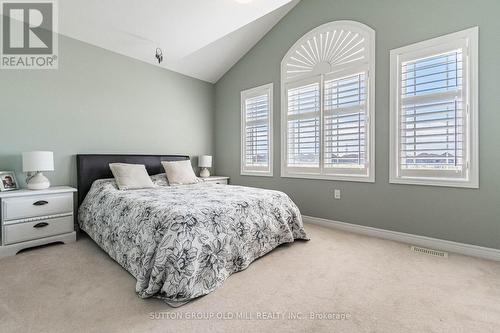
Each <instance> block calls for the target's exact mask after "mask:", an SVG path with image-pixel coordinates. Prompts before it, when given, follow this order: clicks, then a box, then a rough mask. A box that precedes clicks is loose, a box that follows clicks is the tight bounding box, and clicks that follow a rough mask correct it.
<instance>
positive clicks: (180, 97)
mask: <svg viewBox="0 0 500 333" xmlns="http://www.w3.org/2000/svg"><path fill="white" fill-rule="evenodd" d="M153 51H154V50H152V51H151V52H153ZM151 55H153V53H151ZM59 59H60V63H59V69H58V70H0V103H1V104H0V170H15V171H16V173H17V178H18V180H22V181H24V177H25V175H23V174H22V172H21V171H22V165H21V152H23V151H30V150H51V151H54V155H55V171H54V172H48V173H46V175H47V176H48V178H49V179H50V180H51V181H52V183H53V184H73V185H74V184H76V159H75V154H77V153H144V154H188V155H191V156H196V155H199V154H210V153H213V150H214V149H213V148H214V138H213V135H214V128H213V119H214V86H213V84H210V83H206V82H202V81H200V80H196V79H192V78H189V77H186V76H183V75H180V74H177V73H174V72H171V71H168V70H165V69H161V68H159V67H155V66H152V65H149V64H146V63H143V62H140V61H138V60H134V59H131V58H128V57H124V56H122V55H118V54H116V53H113V52H110V51H107V50H104V49H102V48H98V47H95V46H92V45H89V44H85V43H82V42H79V41H77V40H74V39H71V38H67V37H63V36H60V39H59Z"/></svg>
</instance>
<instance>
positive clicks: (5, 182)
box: [0, 171, 19, 192]
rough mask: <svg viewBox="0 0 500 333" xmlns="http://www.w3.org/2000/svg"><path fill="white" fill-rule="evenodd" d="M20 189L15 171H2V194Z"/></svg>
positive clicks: (0, 179) (0, 186) (0, 177)
mask: <svg viewBox="0 0 500 333" xmlns="http://www.w3.org/2000/svg"><path fill="white" fill-rule="evenodd" d="M18 189H19V185H18V183H17V179H16V174H15V173H14V171H0V192H3V191H13V190H18Z"/></svg>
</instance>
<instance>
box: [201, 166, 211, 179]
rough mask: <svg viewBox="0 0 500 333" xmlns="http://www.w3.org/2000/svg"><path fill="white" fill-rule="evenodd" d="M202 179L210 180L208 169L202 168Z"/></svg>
mask: <svg viewBox="0 0 500 333" xmlns="http://www.w3.org/2000/svg"><path fill="white" fill-rule="evenodd" d="M200 177H201V178H208V177H210V171H208V168H202V169H201V171H200Z"/></svg>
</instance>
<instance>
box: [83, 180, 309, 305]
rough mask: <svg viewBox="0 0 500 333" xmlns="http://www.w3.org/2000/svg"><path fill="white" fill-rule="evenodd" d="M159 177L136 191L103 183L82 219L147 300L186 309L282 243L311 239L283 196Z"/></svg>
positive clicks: (89, 197) (85, 203)
mask: <svg viewBox="0 0 500 333" xmlns="http://www.w3.org/2000/svg"><path fill="white" fill-rule="evenodd" d="M152 178H153V182H154V183H155V184H156V185H157V186H156V187H155V188H153V189H144V190H129V191H120V190H118V189H117V187H116V185H115V182H114V180H112V179H111V180H110V179H104V180H97V181H95V182H94V184H93V185H92V188H91V190H90V191H89V193H88V194H87V196H86V198H85V200H84V201H83V203H82V205H81V206H80V209H79V214H78V221H79V224H80V227H81V228H82V229H83V230H84V231H85V232H86V233H87V234H89V236H90V237H91V238H92V239H93V240H94V241H95V242H96V243H97V244H98V245H99V246H100V247H101V248H102V249H104V251H106V252H107V253H108V254H109V255H110V256H111V257H112V258H113V259H114V260H116V261H117V262H118V263H119V264H120V265H121V266H123V267H124V268H125V269H126V270H127V271H129V272H130V273H131V274H132V275H133V276H134V277H135V278H136V279H137V284H136V291H137V293H138V294H139V296H140V297H142V298H147V297H158V298H161V299H164V300H165V301H166V302H167V303H168V304H170V305H172V306H177V305H182V304H184V303H186V302H187V301H189V300H191V299H193V298H196V297H199V296H202V295H206V294H208V293H210V292H212V291H214V290H215V289H217V288H218V287H219V286H221V285H222V284H223V283H224V281H225V280H226V278H227V277H228V276H229V275H231V274H232V273H235V272H238V271H241V270H243V269H245V268H246V267H248V265H249V264H250V263H251V262H252V261H254V260H255V259H257V258H259V257H261V256H263V255H264V254H266V253H268V252H269V251H271V250H273V249H274V248H275V247H277V246H278V245H280V244H283V243H290V242H293V241H294V240H295V239H307V236H306V233H305V231H304V228H303V225H302V218H301V215H300V211H299V209H298V208H297V206H296V205H295V204H294V203H293V202H292V200H290V198H289V197H288V196H287V195H286V194H284V193H282V192H278V191H271V190H263V189H256V188H250V187H241V186H231V185H218V184H209V183H199V184H194V185H184V186H167V184H166V181H165V180H164V178H165V176H164V175H157V176H153V177H152Z"/></svg>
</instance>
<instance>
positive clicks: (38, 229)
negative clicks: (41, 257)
mask: <svg viewBox="0 0 500 333" xmlns="http://www.w3.org/2000/svg"><path fill="white" fill-rule="evenodd" d="M72 231H73V216H72V215H70V216H64V217H57V218H53V219H45V220H38V221H33V222H24V223H18V224H12V225H6V226H5V229H4V232H5V234H4V243H5V245H9V244H14V243H19V242H24V241H29V240H33V239H38V238H44V237H50V236H55V235H60V234H64V233H68V232H72Z"/></svg>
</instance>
